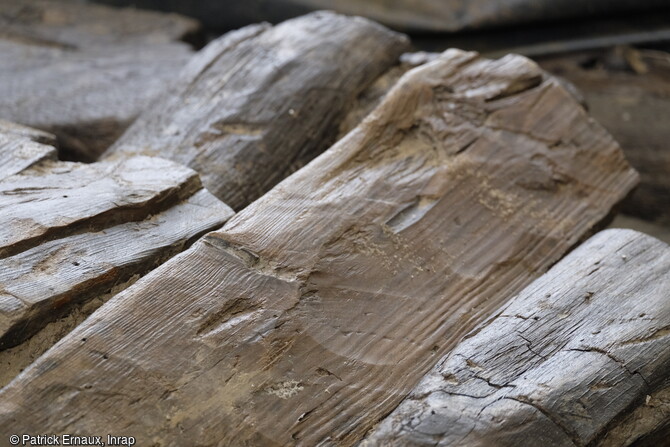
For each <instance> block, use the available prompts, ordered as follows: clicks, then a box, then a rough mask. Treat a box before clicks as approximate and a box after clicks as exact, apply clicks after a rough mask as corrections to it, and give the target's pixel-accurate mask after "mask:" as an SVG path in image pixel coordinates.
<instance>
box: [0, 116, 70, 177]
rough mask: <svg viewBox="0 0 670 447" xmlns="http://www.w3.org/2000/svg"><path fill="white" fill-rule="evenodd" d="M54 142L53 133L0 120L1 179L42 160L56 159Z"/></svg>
mask: <svg viewBox="0 0 670 447" xmlns="http://www.w3.org/2000/svg"><path fill="white" fill-rule="evenodd" d="M41 143H46V144H41ZM53 143H55V137H53V135H50V134H48V133H45V132H41V131H39V130H37V129H31V128H30V127H24V126H20V125H18V124H14V123H10V122H8V121H2V120H0V180H2V179H4V178H6V177H9V176H12V175H14V174H18V173H20V172H21V171H23V170H24V169H26V168H29V167H30V166H32V165H34V164H36V163H39V162H41V161H44V160H55V159H56V156H57V155H58V154H57V151H56V148H55V147H53V145H52V144H53Z"/></svg>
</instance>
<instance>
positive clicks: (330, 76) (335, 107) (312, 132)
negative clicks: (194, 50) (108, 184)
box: [110, 12, 408, 209]
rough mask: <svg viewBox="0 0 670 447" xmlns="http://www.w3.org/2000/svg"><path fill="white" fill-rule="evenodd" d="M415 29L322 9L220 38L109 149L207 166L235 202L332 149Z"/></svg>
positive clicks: (216, 187)
mask: <svg viewBox="0 0 670 447" xmlns="http://www.w3.org/2000/svg"><path fill="white" fill-rule="evenodd" d="M407 46H408V42H407V39H406V38H405V37H404V36H402V35H400V34H396V33H393V32H391V31H389V30H387V29H385V28H383V27H382V26H380V25H377V24H375V23H372V22H369V21H367V20H365V19H361V18H348V17H344V16H339V15H336V14H333V13H328V12H319V13H314V14H310V15H307V16H304V17H300V18H297V19H294V20H290V21H287V22H284V23H282V24H280V25H278V26H275V27H271V26H269V25H254V26H250V27H247V28H244V29H242V30H238V31H235V32H232V33H229V34H228V35H226V36H223V37H221V38H220V39H218V40H216V41H214V42H212V43H210V44H209V46H207V47H206V48H205V49H204V50H203V51H202V52H201V53H200V54H198V55H197V56H196V57H195V58H193V60H192V61H191V62H190V63H189V65H188V66H187V67H185V69H184V71H183V72H182V74H181V76H180V77H179V79H178V81H177V82H175V84H174V87H173V88H172V89H171V90H170V91H168V92H166V93H165V94H164V95H163V96H162V97H161V99H160V100H159V101H157V102H156V103H154V104H153V105H152V106H151V107H150V108H149V109H148V110H147V111H146V112H145V113H143V114H142V115H141V116H140V118H138V120H137V121H135V123H134V124H133V125H132V126H131V127H130V128H129V129H128V131H127V132H126V133H125V134H124V135H123V136H122V137H121V138H120V139H119V141H117V142H116V144H115V145H114V146H113V147H112V148H111V149H110V153H131V154H136V153H141V154H145V155H158V156H161V157H166V158H169V159H172V160H175V161H178V162H180V163H183V164H185V165H187V166H190V167H191V168H193V169H195V170H196V171H198V173H200V175H201V177H202V179H203V183H204V184H205V186H206V187H207V189H208V190H210V191H211V192H212V193H213V194H214V195H215V196H217V197H219V198H220V199H221V200H223V201H224V202H225V203H227V204H228V205H230V206H231V207H232V208H234V209H240V208H243V207H244V206H246V205H247V204H249V203H250V202H252V201H253V200H255V199H256V198H258V197H260V196H261V195H262V194H263V193H264V192H266V191H267V190H269V189H270V188H271V187H272V186H274V185H275V184H276V183H277V182H279V181H280V180H282V179H283V178H284V177H286V176H287V175H288V174H290V173H291V172H293V171H294V170H295V169H297V168H298V167H300V166H301V165H302V164H304V163H305V162H306V161H309V160H310V159H311V158H313V157H314V156H315V155H316V154H318V153H320V152H321V151H323V150H324V149H326V148H327V147H328V146H329V145H330V144H331V143H332V142H333V139H334V138H335V136H336V132H337V127H338V125H339V120H340V119H341V118H342V114H343V113H344V110H345V109H346V107H348V105H349V103H350V102H352V101H353V99H354V98H355V97H356V95H357V94H358V93H359V92H360V91H361V90H363V89H364V88H365V87H367V85H368V84H370V83H371V82H372V81H373V80H374V79H375V78H377V76H379V75H380V74H381V73H383V72H384V71H386V69H387V68H389V67H390V66H391V65H393V64H395V63H396V62H397V60H398V57H399V56H400V54H401V53H402V52H403V51H404V50H406V49H407Z"/></svg>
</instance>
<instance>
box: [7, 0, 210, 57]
mask: <svg viewBox="0 0 670 447" xmlns="http://www.w3.org/2000/svg"><path fill="white" fill-rule="evenodd" d="M199 33H200V24H199V23H198V21H197V20H194V19H191V18H188V17H185V16H180V15H178V14H165V13H159V12H153V11H145V10H141V9H135V8H123V9H122V8H113V7H109V6H103V5H96V4H94V3H84V2H81V1H77V0H21V1H19V2H17V1H15V0H0V39H6V40H14V41H17V42H22V43H26V44H31V45H37V46H52V47H61V48H69V49H82V48H90V47H99V46H116V45H127V44H134V45H142V44H156V43H170V42H178V41H187V40H192V39H194V38H196V36H197V35H198V34H199Z"/></svg>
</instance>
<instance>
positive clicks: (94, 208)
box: [0, 135, 232, 349]
mask: <svg viewBox="0 0 670 447" xmlns="http://www.w3.org/2000/svg"><path fill="white" fill-rule="evenodd" d="M2 138H3V136H2V135H0V141H2ZM26 141H28V140H26ZM26 141H23V142H22V143H20V144H24V145H28V144H29V142H26ZM32 144H33V145H34V146H37V147H38V148H42V147H48V146H44V145H40V144H37V143H32ZM51 154H53V148H52V152H51ZM31 161H32V159H31ZM4 166H5V165H2V167H3V168H4ZM0 172H1V171H0ZM231 215H232V210H231V209H230V208H229V207H227V206H226V205H224V204H223V203H221V202H220V201H219V200H218V199H216V198H215V197H214V196H212V195H211V194H210V193H208V192H207V191H205V190H203V189H202V186H201V183H200V180H199V178H198V175H197V173H195V172H194V171H192V170H191V169H189V168H186V167H183V166H181V165H178V164H176V163H174V162H171V161H168V160H163V159H158V158H149V157H132V158H128V159H123V160H119V161H116V162H101V163H95V164H91V165H86V164H78V163H69V162H60V161H55V160H42V161H41V162H39V163H31V164H30V165H28V166H26V167H25V168H24V169H22V170H21V172H19V173H18V174H15V175H10V176H6V177H5V178H0V349H4V348H7V347H10V346H14V345H16V344H17V343H20V342H22V341H23V340H25V339H26V338H28V337H30V336H31V335H32V334H33V333H35V332H36V331H37V330H39V329H41V328H42V327H44V325H45V324H47V323H48V322H50V321H53V320H54V319H56V318H58V317H59V316H61V315H63V314H64V313H66V312H67V311H68V310H69V309H71V308H72V306H73V305H77V304H80V303H81V302H83V301H85V300H86V299H89V298H91V297H93V296H95V295H98V294H101V293H104V292H106V291H108V290H109V289H111V288H112V286H114V285H115V284H116V283H119V282H123V281H126V280H127V279H128V278H130V277H131V276H133V275H136V274H144V273H146V272H147V271H148V270H150V269H151V268H153V267H155V266H157V265H158V264H160V263H161V262H162V261H164V260H166V259H167V258H169V257H170V256H172V255H174V254H175V253H177V252H179V251H181V250H182V249H183V248H184V247H185V246H186V245H188V244H189V243H190V242H192V241H193V240H194V238H196V237H198V236H199V235H201V234H204V233H205V232H207V231H209V230H212V229H214V228H217V227H220V226H221V225H223V223H225V222H226V220H227V219H228V218H230V216H231Z"/></svg>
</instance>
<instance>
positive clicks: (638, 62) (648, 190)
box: [540, 47, 670, 224]
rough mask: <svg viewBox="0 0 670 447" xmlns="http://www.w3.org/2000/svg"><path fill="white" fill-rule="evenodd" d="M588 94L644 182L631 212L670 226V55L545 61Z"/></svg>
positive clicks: (620, 52) (635, 53) (614, 54)
mask: <svg viewBox="0 0 670 447" xmlns="http://www.w3.org/2000/svg"><path fill="white" fill-rule="evenodd" d="M540 63H541V64H542V66H543V67H545V68H547V69H548V70H550V71H552V72H553V73H556V74H558V75H560V76H563V77H565V78H566V79H568V80H569V81H570V82H572V83H574V84H575V85H576V86H577V87H578V88H579V89H580V90H581V91H582V93H583V94H584V97H585V100H586V103H587V105H588V107H589V111H590V112H591V113H592V115H593V117H594V118H595V119H596V120H598V121H599V122H600V123H601V124H602V125H603V126H604V127H605V128H606V129H608V130H609V131H610V132H611V133H612V135H613V136H614V138H615V139H616V140H617V141H618V142H619V143H620V144H621V147H622V148H623V150H624V152H625V154H626V157H627V158H628V160H630V163H631V164H632V165H633V166H634V167H635V168H636V169H637V170H638V171H639V172H640V176H641V182H640V186H639V187H638V188H637V189H636V191H635V192H634V193H633V195H632V196H631V197H630V198H629V199H628V200H626V201H625V202H624V204H623V210H624V211H625V212H626V213H629V214H632V215H636V216H640V217H642V218H644V219H647V220H659V221H662V222H664V223H667V224H670V207H669V206H668V204H670V176H668V172H670V147H669V146H668V141H670V127H669V126H667V125H666V122H665V120H664V119H662V117H663V118H664V117H670V81H668V79H670V54H668V53H663V52H660V51H652V50H635V49H632V48H625V47H624V48H616V49H614V50H612V51H600V52H584V53H576V54H571V55H567V56H562V57H553V58H542V59H540Z"/></svg>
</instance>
